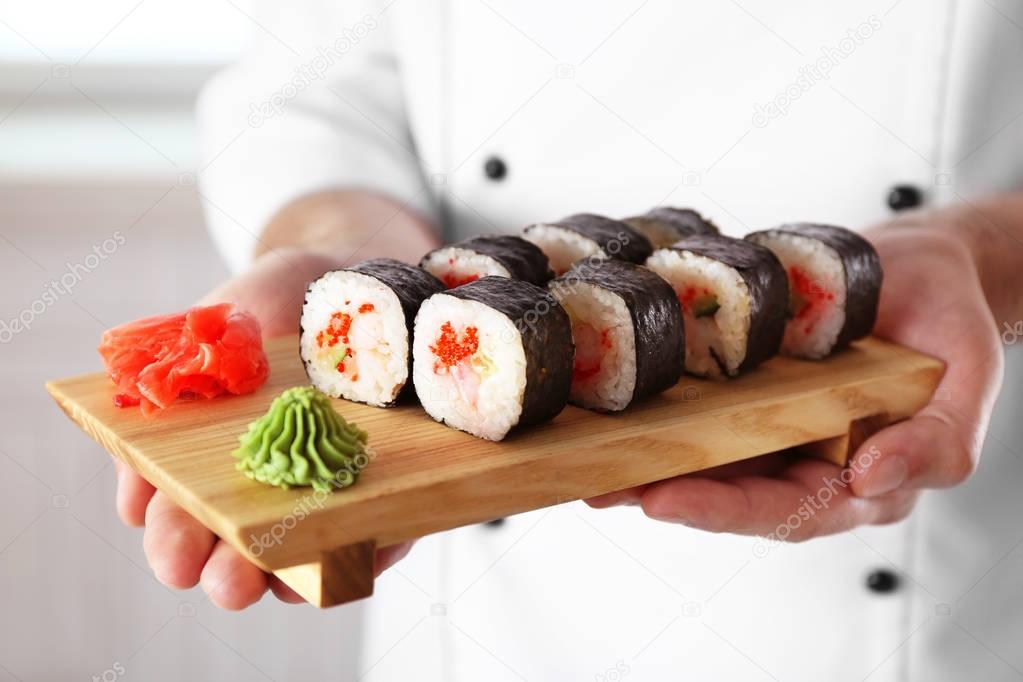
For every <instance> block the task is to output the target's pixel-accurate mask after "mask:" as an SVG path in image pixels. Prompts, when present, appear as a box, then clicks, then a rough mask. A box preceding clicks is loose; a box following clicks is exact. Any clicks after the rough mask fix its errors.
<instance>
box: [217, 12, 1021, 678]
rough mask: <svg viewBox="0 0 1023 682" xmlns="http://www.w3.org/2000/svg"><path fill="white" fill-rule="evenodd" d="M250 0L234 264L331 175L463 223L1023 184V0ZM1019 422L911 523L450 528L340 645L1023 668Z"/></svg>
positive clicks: (785, 205) (794, 212)
mask: <svg viewBox="0 0 1023 682" xmlns="http://www.w3.org/2000/svg"><path fill="white" fill-rule="evenodd" d="M247 11H248V12H249V13H250V17H251V19H252V22H253V24H254V26H257V27H258V32H259V34H260V35H261V40H260V41H259V42H258V43H257V44H255V45H253V49H252V55H251V56H250V57H248V58H247V59H246V60H245V61H243V62H242V63H241V64H239V65H237V66H235V67H233V68H231V69H228V70H227V71H226V72H224V73H222V74H221V75H220V76H218V77H217V78H216V79H215V80H214V81H213V82H212V83H211V84H210V85H209V87H208V88H207V89H206V91H205V92H204V95H203V97H202V99H201V101H200V105H199V115H200V120H201V123H202V126H203V133H204V137H203V145H204V153H205V157H206V161H205V167H204V170H203V171H202V173H201V175H200V187H201V191H202V195H203V198H204V202H205V206H206V209H207V216H208V219H209V225H210V228H211V231H212V234H213V236H214V238H215V240H216V242H217V244H218V246H219V247H220V249H221V250H222V252H223V254H224V256H225V257H226V258H227V259H228V261H229V262H230V264H231V266H232V267H233V268H234V269H236V270H237V269H241V268H243V267H244V266H245V264H246V262H247V261H248V260H249V258H250V254H251V252H252V249H253V246H254V244H255V240H256V235H258V233H259V231H260V230H261V228H262V226H263V225H264V224H265V223H266V221H267V219H268V218H269V217H270V216H271V215H272V214H273V213H274V211H276V210H277V209H278V208H280V207H281V206H282V205H284V204H286V203H287V202H288V201H290V200H292V199H294V198H296V197H298V196H300V195H303V194H306V193H308V192H312V191H315V190H318V189H322V188H330V187H359V188H365V189H368V190H372V191H376V192H380V193H383V194H386V195H389V196H391V197H393V198H394V199H395V200H397V201H398V202H400V203H402V204H404V205H405V206H407V207H408V208H409V209H410V210H414V211H418V212H420V213H421V214H423V215H424V216H426V217H428V218H429V219H431V220H432V221H434V222H435V223H436V224H437V225H439V226H440V227H441V229H442V230H443V236H444V238H445V239H448V240H451V239H455V238H460V237H464V236H467V235H470V234H475V233H479V232H495V231H514V230H516V229H518V228H520V227H521V226H523V225H526V224H528V223H530V222H534V221H537V220H544V219H553V218H558V217H561V216H562V215H565V214H568V213H572V212H578V211H590V212H596V213H604V214H607V215H611V216H618V217H620V216H624V215H629V214H634V213H638V212H642V211H644V210H646V209H647V208H649V207H652V206H655V205H661V204H670V205H677V206H691V207H695V208H697V209H699V210H700V211H702V212H704V213H705V214H707V215H708V216H709V217H711V218H712V219H713V220H714V221H716V222H717V223H718V224H719V225H721V226H722V227H723V229H724V230H725V231H726V232H728V233H731V234H735V235H741V234H743V233H745V232H747V231H749V230H754V229H761V228H765V227H769V226H772V225H774V224H776V223H780V222H783V221H792V220H810V221H825V222H831V223H837V224H842V225H848V226H850V227H854V228H861V227H864V226H867V225H870V224H872V223H875V222H878V221H882V220H885V219H886V218H889V217H890V216H891V215H892V214H893V211H894V210H895V208H902V207H906V206H909V205H912V204H913V203H915V200H916V199H917V197H919V198H920V200H922V201H923V202H926V203H956V202H961V201H965V200H968V199H969V198H970V197H973V196H977V195H982V194H986V193H990V192H994V191H998V190H1008V189H1015V188H1019V187H1021V185H1023V5H1021V4H1020V3H1019V2H1017V1H1014V0H984V1H981V0H958V1H956V0H863V1H862V2H856V3H853V2H838V1H837V0H790V1H789V2H786V3H779V2H768V1H767V0H729V1H724V0H722V1H721V2H713V3H711V2H697V1H696V0H646V1H643V0H629V1H628V2H615V3H609V2H608V3H596V2H583V1H582V0H574V1H567V0H565V1H558V2H536V1H534V0H528V1H525V2H513V1H511V0H390V1H389V2H386V3H373V2H340V1H338V2H335V3H331V4H327V5H325V6H319V5H317V6H313V5H311V4H308V3H307V4H302V3H299V4H295V3H288V4H285V3H275V4H270V3H264V4H263V5H252V6H249V7H248V9H247ZM896 186H898V187H900V188H901V189H900V190H899V191H897V192H894V193H893V192H892V188H893V187H896ZM352 257H353V258H358V254H357V253H356V254H352ZM950 281H952V280H951V279H950ZM1010 360H1011V362H1010V367H1011V366H1012V365H1013V364H1018V363H1015V361H1014V360H1013V358H1010ZM1017 390H1018V389H1016V388H1015V383H1013V382H1012V381H1011V380H1010V381H1009V382H1007V392H1009V393H1010V394H1011V393H1013V392H1014V391H1017ZM1016 397H1017V396H1013V395H1009V396H1006V398H1005V399H1004V400H1003V402H1002V404H1001V407H1000V409H1001V411H1002V413H1003V416H1005V414H1006V413H1008V412H1011V408H1010V407H1009V406H1011V405H1012V404H1013V403H1015V404H1019V403H1018V402H1017V401H1016V400H1015V398H1016ZM1010 422H1012V420H1011V419H996V420H995V425H994V427H993V430H992V433H991V436H990V437H989V439H988V443H987V448H986V452H985V455H984V458H983V460H982V464H981V468H980V471H979V472H978V474H977V475H976V476H975V478H974V479H973V480H971V481H970V482H969V483H967V484H966V485H964V486H962V487H960V488H958V489H956V490H953V491H944V492H932V493H928V494H926V495H925V496H924V498H923V500H922V502H921V504H920V505H919V506H918V508H917V510H916V511H915V513H914V514H913V515H912V516H911V517H910V519H909V520H907V521H905V522H903V523H900V524H898V525H896V526H888V527H874V528H861V529H858V530H856V531H854V532H850V533H846V534H843V535H840V536H836V537H830V538H824V539H818V540H814V541H811V542H807V543H804V544H800V545H780V546H771V547H770V548H769V549H768V550H767V551H765V550H764V549H763V545H762V544H761V543H758V542H757V541H756V540H754V539H750V538H743V537H735V536H729V535H712V534H707V533H703V532H698V531H694V530H690V529H687V528H684V527H679V526H673V525H668V524H663V523H657V522H654V521H651V520H649V519H647V518H645V517H644V516H643V515H642V513H641V512H639V511H638V510H636V509H631V508H625V509H616V510H610V511H595V510H590V509H588V508H587V507H585V505H583V504H582V503H579V502H577V503H573V504H568V505H562V506H559V507H555V508H552V509H549V510H542V511H538V512H534V513H530V514H524V515H521V516H519V517H514V518H511V519H508V520H506V521H505V523H503V524H502V525H490V526H475V527H469V528H464V529H460V530H457V531H454V532H450V533H446V534H442V535H439V536H434V537H431V538H428V539H426V540H424V541H422V542H421V543H420V545H419V546H418V547H417V549H416V550H414V551H413V554H412V556H411V557H410V558H409V559H408V560H406V561H405V562H403V563H402V564H399V566H398V567H397V568H396V569H395V570H392V571H391V572H389V573H388V574H386V575H385V576H383V577H382V578H381V579H380V580H379V581H378V585H377V595H376V596H374V597H373V598H372V599H371V600H369V601H367V602H365V603H364V604H363V605H361V606H358V607H346V608H354V609H357V610H361V611H360V614H361V615H360V619H361V623H362V624H361V632H359V633H346V634H345V635H344V636H339V637H337V642H336V644H335V646H337V647H338V654H337V660H338V661H339V665H340V662H344V664H345V665H348V666H349V667H350V672H351V674H352V675H353V676H354V675H357V674H361V675H364V679H367V680H374V679H379V680H398V679H416V680H458V681H462V680H465V681H473V682H475V681H476V680H504V679H509V680H514V679H527V680H568V679H585V680H620V679H635V680H647V679H650V680H653V679H657V680H660V679H693V680H718V679H721V680H725V679H727V680H771V679H776V680H822V679H828V680H862V679H870V680H879V681H880V680H919V681H928V682H929V681H932V680H966V679H978V680H980V679H983V680H1015V679H1019V678H1021V677H1023V672H1021V671H1023V570H1021V569H1023V548H1021V545H1020V542H1021V540H1023V524H1020V523H1019V520H1020V519H1023V495H1020V494H1019V487H1020V485H1021V483H1023V457H1021V456H1020V455H1019V454H1018V453H1017V452H1016V451H1017V450H1019V445H1018V444H1019V442H1020V440H1019V435H1020V427H1019V426H1018V425H1016V424H1015V423H1010ZM437 503H438V504H443V500H438V501H437ZM868 585H872V586H873V589H872V588H871V587H869V586H868ZM326 639H329V638H325V641H326ZM354 649H358V651H354Z"/></svg>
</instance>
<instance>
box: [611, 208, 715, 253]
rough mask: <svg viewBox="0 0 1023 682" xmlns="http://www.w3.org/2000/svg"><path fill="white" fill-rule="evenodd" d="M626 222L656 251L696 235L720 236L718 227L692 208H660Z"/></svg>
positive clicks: (628, 219) (627, 219)
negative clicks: (640, 233)
mask: <svg viewBox="0 0 1023 682" xmlns="http://www.w3.org/2000/svg"><path fill="white" fill-rule="evenodd" d="M625 222H626V223H628V224H629V225H631V226H632V227H634V228H636V229H637V230H639V231H640V232H642V233H643V234H644V235H645V236H646V238H647V239H649V240H650V243H651V244H653V246H654V248H655V249H659V248H662V247H665V246H671V245H672V244H674V243H675V242H677V241H678V240H679V239H685V238H686V237H691V236H693V235H694V234H719V230H718V228H717V225H715V224H714V223H712V222H710V221H709V220H707V219H706V218H704V217H703V216H702V215H700V214H699V213H697V212H696V211H694V210H692V209H690V208H672V207H671V206H659V207H657V208H653V209H650V210H649V211H647V212H646V213H644V214H643V215H638V216H633V217H632V218H626V219H625Z"/></svg>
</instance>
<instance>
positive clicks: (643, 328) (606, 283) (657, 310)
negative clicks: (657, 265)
mask: <svg viewBox="0 0 1023 682" xmlns="http://www.w3.org/2000/svg"><path fill="white" fill-rule="evenodd" d="M574 281H576V282H585V283H587V284H592V285H594V286H597V287H600V288H601V289H604V290H606V291H609V292H611V293H613V294H616V295H618V296H620V297H621V298H622V299H623V300H624V301H625V306H626V307H627V308H628V309H629V316H630V317H631V319H632V328H633V331H634V333H635V336H636V387H635V388H634V389H633V392H632V398H631V399H630V400H629V404H630V405H631V404H632V403H633V402H635V401H636V400H639V399H641V398H645V397H647V396H650V395H654V394H655V393H660V392H661V391H664V390H666V389H668V388H671V387H672V386H674V385H675V384H676V383H678V380H679V379H680V378H681V377H682V372H683V371H684V369H685V356H686V352H685V351H686V345H685V331H684V322H683V319H682V306H681V305H679V301H678V297H677V296H676V295H675V290H674V289H672V288H671V285H670V284H668V282H667V281H666V280H664V279H663V278H661V276H660V275H658V274H656V273H655V272H653V271H652V270H648V269H647V268H645V267H643V266H641V265H635V264H633V263H627V262H625V261H618V260H604V261H599V262H597V263H592V264H591V263H582V264H580V265H577V266H576V267H574V268H572V269H571V270H569V271H568V272H567V273H565V274H564V275H562V276H561V277H559V278H558V279H556V280H555V281H554V282H553V284H552V285H551V286H552V287H566V288H571V287H572V283H573V282H574Z"/></svg>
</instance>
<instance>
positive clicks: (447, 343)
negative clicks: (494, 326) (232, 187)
mask: <svg viewBox="0 0 1023 682" xmlns="http://www.w3.org/2000/svg"><path fill="white" fill-rule="evenodd" d="M479 347H480V338H479V330H478V329H477V328H476V327H466V328H465V330H464V331H463V332H462V338H461V340H459V338H458V334H457V332H455V328H454V327H453V326H452V325H451V323H450V322H445V323H444V324H442V325H441V327H440V336H438V337H437V342H436V344H435V345H433V346H430V351H432V352H433V354H434V355H436V356H437V359H438V360H439V362H438V365H444V366H446V367H454V366H455V365H457V364H458V363H460V362H461V361H462V360H464V359H466V358H468V357H472V355H473V354H474V353H475V352H476V351H477V350H479ZM435 368H436V367H435Z"/></svg>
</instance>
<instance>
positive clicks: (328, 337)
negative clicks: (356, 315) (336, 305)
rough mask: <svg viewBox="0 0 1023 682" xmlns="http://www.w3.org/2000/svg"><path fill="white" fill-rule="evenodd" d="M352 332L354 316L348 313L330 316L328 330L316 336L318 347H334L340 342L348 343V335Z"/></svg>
mask: <svg viewBox="0 0 1023 682" xmlns="http://www.w3.org/2000/svg"><path fill="white" fill-rule="evenodd" d="M351 331H352V316H351V315H349V314H348V313H334V314H333V315H331V316H330V322H328V323H327V328H326V329H324V330H322V331H321V332H320V333H319V334H317V335H316V345H317V346H319V347H320V348H323V345H324V344H326V345H327V346H328V347H334V346H336V345H337V342H338V341H343V342H344V343H346V344H347V343H348V334H349V332H351Z"/></svg>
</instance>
